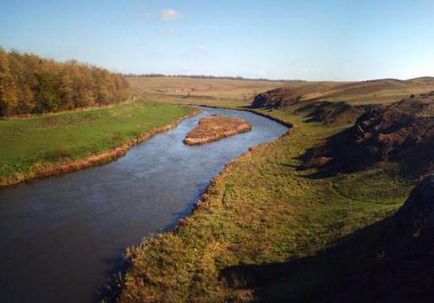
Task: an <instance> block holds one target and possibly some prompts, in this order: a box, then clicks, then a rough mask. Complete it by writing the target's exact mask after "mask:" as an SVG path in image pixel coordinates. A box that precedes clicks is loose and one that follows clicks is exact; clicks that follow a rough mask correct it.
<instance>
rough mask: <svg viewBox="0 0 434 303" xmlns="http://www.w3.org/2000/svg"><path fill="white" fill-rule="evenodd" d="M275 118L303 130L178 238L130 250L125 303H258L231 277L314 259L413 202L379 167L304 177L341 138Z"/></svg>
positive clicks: (260, 151) (235, 176) (232, 175)
mask: <svg viewBox="0 0 434 303" xmlns="http://www.w3.org/2000/svg"><path fill="white" fill-rule="evenodd" d="M266 114H269V115H272V116H273V117H276V118H279V119H281V120H284V121H286V122H290V123H294V125H295V127H294V129H293V130H292V132H291V134H290V135H287V136H284V137H282V138H281V139H279V140H277V141H275V142H272V143H268V144H265V145H263V146H260V147H258V148H256V149H254V150H253V151H252V152H250V153H248V154H246V155H244V156H242V157H240V158H239V159H238V160H237V161H235V162H234V163H232V164H230V165H229V166H228V167H227V169H226V170H225V171H224V172H223V173H222V174H221V175H219V176H218V177H217V178H216V179H215V180H214V181H213V182H212V185H211V186H210V187H209V189H208V191H207V193H206V194H205V195H204V197H203V199H202V201H201V202H200V203H199V206H198V209H197V210H196V211H195V212H194V213H193V214H192V215H191V216H190V217H188V218H187V219H185V220H183V221H182V224H181V227H180V228H178V229H177V230H176V231H174V232H169V233H165V234H161V235H158V236H156V237H153V238H150V239H148V240H145V241H144V242H143V243H142V244H141V245H139V246H137V247H134V248H131V249H129V250H128V253H127V255H128V256H129V258H130V260H131V262H132V263H131V267H130V270H129V271H128V273H127V274H126V276H125V278H124V281H123V282H124V287H123V291H122V294H121V297H120V301H121V302H132V301H136V302H142V301H146V302H147V301H149V302H154V301H163V302H223V301H235V302H240V301H250V300H252V299H253V298H255V291H256V292H257V289H254V290H253V288H254V287H250V286H249V283H248V281H244V277H243V273H242V272H236V271H235V272H234V271H233V272H232V273H231V271H230V269H231V268H235V267H236V266H239V265H257V266H258V269H257V270H258V271H261V268H262V267H266V266H267V265H268V264H273V263H281V262H289V261H293V260H298V259H300V258H302V257H305V256H310V255H315V254H316V253H318V252H319V251H322V250H324V249H326V248H327V247H329V246H330V245H332V244H333V243H334V242H335V241H337V240H338V239H340V238H341V237H343V236H345V235H348V234H350V233H352V232H354V231H355V230H357V229H360V228H361V227H364V226H366V225H369V224H371V223H373V222H376V221H379V220H381V219H383V218H385V217H387V216H388V215H390V214H391V213H393V212H394V211H395V210H396V209H397V208H398V207H399V206H400V205H401V204H402V202H403V201H404V200H405V198H406V197H407V194H408V192H409V190H410V184H405V183H403V182H402V181H400V180H399V179H397V178H393V177H391V176H389V175H388V174H386V173H385V172H384V170H383V169H382V168H380V167H373V168H369V169H366V170H363V171H359V172H356V173H351V174H339V175H336V176H332V177H327V178H325V177H324V178H313V177H312V174H313V173H315V170H313V169H309V170H300V169H299V167H300V164H301V160H300V159H301V157H302V156H303V155H304V154H305V152H306V151H307V150H308V149H309V148H311V147H312V146H314V144H315V143H316V142H318V141H319V140H323V139H324V138H327V137H329V136H330V135H332V134H335V133H336V132H338V131H339V130H341V129H342V128H341V127H336V126H325V125H323V124H320V123H307V122H305V119H304V118H303V117H301V116H298V115H293V114H291V113H290V112H285V111H281V110H274V111H272V112H266ZM228 272H229V274H228ZM223 277H225V278H223ZM294 283H299V285H298V286H303V284H304V283H303V281H302V280H301V281H295V282H294V281H293V282H292V286H294ZM295 286H296V287H295V288H297V285H295ZM282 287H283V288H281V289H280V288H279V286H276V287H275V288H274V289H272V291H268V292H267V291H265V292H264V291H263V292H261V293H262V294H265V297H264V296H262V297H260V296H259V295H258V294H257V297H256V299H261V300H263V301H265V302H273V300H274V299H278V298H279V296H281V295H282V292H283V291H284V288H285V287H287V285H285V284H283V286H282ZM309 291H315V290H314V289H308V288H300V291H299V292H298V293H297V295H299V297H298V298H300V297H301V298H302V297H303V292H306V293H308V292H309ZM257 293H258V292H257ZM258 296H259V297H258ZM280 298H281V297H280Z"/></svg>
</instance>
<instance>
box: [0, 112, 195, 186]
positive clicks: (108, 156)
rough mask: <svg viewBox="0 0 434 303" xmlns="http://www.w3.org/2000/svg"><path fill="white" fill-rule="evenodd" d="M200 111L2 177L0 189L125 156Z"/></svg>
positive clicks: (101, 163)
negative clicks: (87, 152) (90, 151)
mask: <svg viewBox="0 0 434 303" xmlns="http://www.w3.org/2000/svg"><path fill="white" fill-rule="evenodd" d="M200 112H201V110H200V109H199V108H194V107H192V108H191V112H190V113H188V114H187V115H184V116H183V117H181V118H179V119H177V120H175V121H173V122H171V123H169V124H166V125H164V126H161V127H156V128H153V129H150V130H148V131H146V132H143V133H141V134H139V135H138V136H136V137H135V138H133V139H130V140H129V141H128V142H126V143H124V144H123V145H121V146H118V147H115V148H113V149H111V150H107V151H105V152H102V153H98V154H95V155H91V156H88V157H85V158H81V159H76V160H71V161H66V162H59V163H46V164H41V165H36V166H33V167H32V168H30V170H29V171H28V172H26V173H16V174H14V175H12V176H11V177H9V178H2V177H0V189H1V188H5V187H8V186H12V185H16V184H19V183H24V182H29V181H34V180H37V179H42V178H46V177H52V176H59V175H63V174H66V173H69V172H73V171H78V170H82V169H87V168H91V167H93V166H98V165H103V164H107V163H109V162H112V161H115V160H117V159H119V158H121V157H123V156H125V155H126V154H127V153H128V151H129V150H130V149H131V148H132V147H134V146H136V145H138V144H140V143H142V142H144V141H146V140H148V139H150V138H152V137H153V136H155V135H157V134H159V133H163V132H166V131H168V130H170V129H173V128H175V127H176V126H177V125H178V124H179V123H181V122H182V121H184V120H186V119H188V118H191V117H193V116H196V115H198V114H199V113H200Z"/></svg>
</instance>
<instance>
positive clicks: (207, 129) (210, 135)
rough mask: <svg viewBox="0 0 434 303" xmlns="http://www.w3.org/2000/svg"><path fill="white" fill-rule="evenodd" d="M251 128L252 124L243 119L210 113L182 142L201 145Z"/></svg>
mask: <svg viewBox="0 0 434 303" xmlns="http://www.w3.org/2000/svg"><path fill="white" fill-rule="evenodd" d="M251 130H252V126H251V125H250V124H249V123H248V122H247V121H245V120H243V119H240V118H232V117H227V116H219V115H212V116H209V117H205V118H203V119H202V120H200V121H199V124H198V125H197V127H195V128H194V129H193V130H192V131H190V132H189V133H188V134H187V136H186V137H185V139H184V143H185V144H187V145H201V144H205V143H210V142H214V141H217V140H220V139H223V138H226V137H230V136H234V135H236V134H241V133H246V132H249V131H251Z"/></svg>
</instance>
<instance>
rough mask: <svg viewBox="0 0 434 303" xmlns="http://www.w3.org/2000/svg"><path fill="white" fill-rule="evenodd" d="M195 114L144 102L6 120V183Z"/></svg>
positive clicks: (0, 127) (2, 160) (2, 127)
mask: <svg viewBox="0 0 434 303" xmlns="http://www.w3.org/2000/svg"><path fill="white" fill-rule="evenodd" d="M190 111H191V110H190V109H188V108H185V107H181V106H176V105H170V104H151V103H146V102H143V101H136V102H133V103H127V104H120V105H116V106H112V107H108V108H100V109H91V110H86V111H68V112H62V113H58V114H45V115H39V116H32V117H29V118H18V119H0V142H2V148H1V149H0V179H1V178H3V179H8V178H11V177H12V176H14V175H15V176H17V175H25V174H27V173H28V172H29V171H30V170H31V169H32V168H35V167H38V166H43V165H45V164H47V163H59V162H68V161H71V160H76V159H81V158H85V157H88V156H90V155H95V154H99V153H102V152H105V151H108V150H111V149H113V148H115V147H118V146H121V145H123V144H125V143H126V142H128V141H129V140H131V139H133V138H135V137H137V136H138V135H140V134H142V133H144V132H148V131H151V130H152V129H155V128H158V127H162V126H164V125H166V124H169V123H171V122H173V121H175V120H177V119H179V118H181V117H182V116H184V115H186V114H188V113H189V112H190Z"/></svg>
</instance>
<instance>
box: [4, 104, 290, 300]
mask: <svg viewBox="0 0 434 303" xmlns="http://www.w3.org/2000/svg"><path fill="white" fill-rule="evenodd" d="M210 114H225V115H230V116H236V117H241V118H244V119H246V120H248V121H249V122H250V123H251V124H252V126H253V130H252V131H251V132H248V133H244V134H240V135H236V136H233V137H230V138H226V139H223V140H220V141H217V142H214V143H210V144H206V145H201V146H193V147H191V146H187V145H185V144H183V143H182V140H183V139H184V137H185V135H186V134H187V132H189V131H190V130H191V129H192V128H193V127H195V125H196V124H197V122H198V120H199V119H201V118H203V117H204V116H207V115H210ZM286 131H287V128H286V127H284V126H282V125H280V124H278V123H276V122H274V121H271V120H269V119H267V118H264V117H261V116H258V115H255V114H252V113H249V112H241V111H232V110H224V109H210V108H205V109H204V111H203V113H201V114H200V115H198V116H195V117H193V118H190V119H187V120H185V121H183V122H181V123H180V124H179V125H178V126H177V127H176V128H175V129H173V130H170V131H168V132H166V133H163V134H159V135H157V136H155V137H153V138H152V139H150V140H148V141H145V142H144V143H142V144H140V145H138V146H136V147H134V148H132V149H131V150H130V151H129V152H128V154H127V155H126V156H125V157H123V158H121V159H119V160H117V161H115V162H112V163H109V164H107V165H104V166H99V167H94V168H90V169H87V170H83V171H77V172H73V173H69V174H66V175H63V176H60V177H53V178H48V179H42V180H38V181H35V182H33V183H29V184H20V185H17V186H13V187H10V188H6V189H3V190H0V302H44V303H50V302H95V301H97V299H98V290H99V289H100V288H101V286H102V285H103V284H104V282H105V281H106V279H107V277H108V276H109V274H110V273H111V272H113V270H114V269H116V268H117V267H118V266H119V264H120V261H121V256H122V253H123V252H124V250H125V248H126V247H127V246H129V245H132V244H135V243H138V242H140V240H142V239H143V238H144V237H146V236H147V235H149V234H151V233H157V232H160V231H162V230H165V229H167V228H170V227H172V226H174V224H175V223H176V222H177V220H178V219H179V218H181V217H184V216H186V215H187V214H188V213H189V212H190V211H191V207H192V205H193V203H194V202H196V201H197V199H198V198H199V196H200V194H201V192H203V191H204V190H205V189H206V186H207V185H208V183H209V181H210V179H211V178H212V177H214V176H215V175H217V174H218V173H219V172H220V171H221V170H222V169H223V168H224V166H225V164H226V163H228V162H229V161H230V160H232V159H234V158H235V157H237V156H239V155H240V154H242V153H244V152H246V151H247V150H248V149H249V148H250V147H253V146H255V145H258V144H261V143H264V142H267V141H271V140H275V139H276V138H278V137H279V136H281V135H282V134H284V133H285V132H286Z"/></svg>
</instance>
